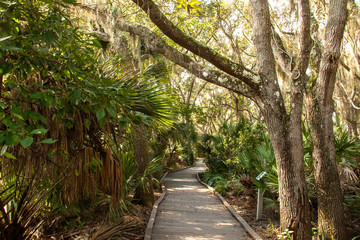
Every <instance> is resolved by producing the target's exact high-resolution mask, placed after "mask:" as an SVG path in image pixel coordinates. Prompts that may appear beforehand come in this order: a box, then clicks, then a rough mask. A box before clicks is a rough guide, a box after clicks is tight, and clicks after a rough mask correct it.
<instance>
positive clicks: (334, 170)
mask: <svg viewBox="0 0 360 240" xmlns="http://www.w3.org/2000/svg"><path fill="white" fill-rule="evenodd" d="M346 18H347V0H331V1H330V8H329V19H328V22H327V25H326V28H325V46H324V51H323V55H322V59H321V64H320V69H319V76H318V79H317V81H316V82H315V84H314V86H313V88H312V92H311V93H310V113H309V122H310V127H311V132H310V134H311V139H312V144H313V163H314V170H315V183H316V190H317V200H318V231H319V233H320V234H322V233H323V232H324V233H325V234H326V237H327V238H330V239H345V232H344V207H343V195H342V190H341V187H340V178H339V172H338V167H337V162H336V152H335V143H334V134H333V112H334V107H333V105H334V104H333V99H332V95H333V92H334V86H335V80H336V72H337V69H338V62H339V58H340V46H341V42H342V38H343V34H344V28H345V24H346Z"/></svg>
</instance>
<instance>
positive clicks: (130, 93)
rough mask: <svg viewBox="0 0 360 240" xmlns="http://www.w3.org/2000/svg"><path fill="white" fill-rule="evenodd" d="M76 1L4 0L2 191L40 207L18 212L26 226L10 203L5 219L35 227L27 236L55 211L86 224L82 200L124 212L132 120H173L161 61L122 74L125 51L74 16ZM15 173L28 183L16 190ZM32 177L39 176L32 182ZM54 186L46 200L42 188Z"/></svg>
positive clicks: (131, 184)
mask: <svg viewBox="0 0 360 240" xmlns="http://www.w3.org/2000/svg"><path fill="white" fill-rule="evenodd" d="M75 3H76V1H73V0H60V1H58V0H56V1H55V0H40V1H23V0H14V1H0V18H1V22H0V30H1V31H0V84H1V86H0V155H1V158H2V159H1V165H2V168H3V169H5V170H4V172H2V174H1V181H0V182H1V184H3V186H2V191H1V194H0V198H1V199H2V202H1V204H2V206H4V205H3V204H5V205H8V203H9V204H10V203H11V204H13V206H19V207H21V205H22V204H23V203H24V201H25V200H26V201H25V202H28V203H26V204H25V205H26V206H25V205H24V206H25V207H26V208H27V207H29V206H30V207H31V208H32V209H33V210H34V212H33V216H31V217H27V216H25V215H24V216H22V217H21V219H23V221H28V222H27V223H24V224H23V223H20V222H16V221H17V219H16V218H14V220H12V219H10V218H9V216H10V215H9V216H7V213H9V214H10V212H11V211H15V210H17V209H18V210H19V209H20V208H16V207H14V208H13V209H11V211H9V212H5V213H4V212H3V213H2V214H3V218H2V219H1V222H0V223H1V224H0V225H1V227H4V228H5V227H7V226H9V224H11V222H13V223H14V224H20V225H21V226H20V225H19V226H20V227H25V228H29V229H23V230H21V231H23V232H24V233H21V231H19V232H20V233H21V234H25V233H26V234H27V233H28V232H30V231H32V230H31V229H32V227H33V223H32V221H33V220H34V219H36V221H39V219H40V218H42V219H44V220H45V219H46V216H47V215H48V214H49V213H50V210H52V211H53V213H57V214H64V215H68V214H74V215H76V218H71V219H68V222H69V224H68V225H69V226H71V225H74V224H75V225H76V226H79V224H80V225H81V222H82V221H83V219H82V218H78V217H79V216H81V215H83V214H84V213H85V212H86V210H85V209H84V208H83V206H88V207H89V208H93V207H94V205H105V204H110V203H111V204H110V205H109V206H110V211H109V212H110V213H112V215H113V216H116V215H122V214H123V213H124V211H127V209H129V208H131V204H130V202H129V200H128V198H127V197H128V195H129V194H131V193H132V191H133V190H134V188H135V187H136V184H138V183H137V182H136V181H138V179H134V177H133V176H134V172H135V171H136V167H135V165H134V161H133V156H131V151H128V152H126V153H124V152H121V153H119V151H121V150H123V149H125V150H126V149H127V148H126V147H125V145H126V144H127V143H126V138H127V134H126V131H127V128H128V126H129V125H130V124H140V123H145V124H146V125H148V126H156V127H158V126H170V125H171V124H172V122H173V121H172V118H173V116H172V109H171V103H170V101H169V99H168V98H167V96H166V95H165V94H164V89H163V87H162V85H161V81H164V79H165V78H166V75H167V69H166V65H165V64H164V62H163V61H158V62H157V63H156V64H152V65H149V66H148V67H147V68H146V69H145V70H144V72H143V74H141V75H138V74H134V73H132V72H125V70H124V67H123V65H122V60H121V56H120V55H116V54H112V53H108V52H105V51H104V50H103V49H102V46H101V44H99V42H98V40H97V39H96V38H95V37H94V36H93V35H91V34H87V33H85V32H82V31H81V28H79V27H78V26H76V25H75V24H74V23H75V22H76V21H73V19H72V18H71V17H70V16H69V15H68V14H69V13H70V12H71V11H70V9H69V6H70V7H71V5H69V4H75ZM110 146H113V149H112V151H111V150H110ZM156 166H158V165H154V164H152V165H150V166H149V168H148V169H147V174H149V173H153V172H156V171H158V170H159V168H157V167H156ZM15 173H16V176H17V177H18V179H22V180H21V184H20V183H17V185H16V186H22V185H23V186H24V187H19V190H12V189H13V186H14V184H13V183H12V179H13V177H12V176H14V174H15ZM65 173H66V174H67V178H64V179H63V181H62V182H61V183H58V182H57V179H58V177H59V176H62V175H63V174H65ZM29 176H34V177H31V179H33V180H32V182H31V183H29V182H27V179H28V178H29ZM120 177H121V179H120ZM121 181H122V182H121ZM139 181H140V182H141V179H140V180H139ZM44 183H47V185H46V186H44ZM55 183H56V187H54V188H52V187H51V186H52V185H53V184H55ZM143 184H144V186H145V185H147V184H146V182H145V181H143ZM33 186H36V187H37V188H38V189H36V188H34V187H33ZM74 186H76V187H74ZM33 188H34V189H33ZM29 189H30V190H29ZM48 189H53V190H54V191H52V192H51V194H50V193H49V194H50V195H51V196H50V197H49V198H48V196H46V197H45V196H44V197H42V196H40V195H39V193H40V192H43V193H44V194H45V193H46V192H47V191H48ZM35 190H36V191H35ZM33 191H34V192H33ZM35 193H36V194H35ZM29 194H30V195H29ZM98 196H102V199H103V201H99V199H96V198H97V197H98ZM24 199H25V200H24ZM42 199H44V200H42ZM114 199H116V201H115V200H114ZM10 200H11V201H10ZM115 202H116V203H115ZM32 203H34V206H35V205H36V207H32V205H31V204H32ZM9 206H10V205H9ZM38 207H39V208H38ZM20 210H21V209H20ZM26 211H27V210H26ZM26 211H25V210H21V214H25V213H26V214H29V213H28V212H26ZM40 212H41V214H38V213H40ZM16 214H17V213H14V214H12V215H16ZM42 214H43V215H42ZM33 217H34V218H33ZM6 219H7V220H6ZM26 219H30V220H26ZM30 222H31V223H30ZM34 222H35V220H34ZM1 232H2V233H3V230H1Z"/></svg>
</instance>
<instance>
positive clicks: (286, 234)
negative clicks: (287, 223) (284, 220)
mask: <svg viewBox="0 0 360 240" xmlns="http://www.w3.org/2000/svg"><path fill="white" fill-rule="evenodd" d="M293 233H294V231H291V230H289V229H285V231H283V232H282V233H280V234H279V235H277V239H279V240H291V239H292V234H293Z"/></svg>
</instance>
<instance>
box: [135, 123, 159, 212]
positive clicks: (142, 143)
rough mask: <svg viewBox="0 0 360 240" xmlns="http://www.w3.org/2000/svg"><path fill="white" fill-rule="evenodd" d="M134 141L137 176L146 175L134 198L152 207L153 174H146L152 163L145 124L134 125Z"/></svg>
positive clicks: (153, 200)
mask: <svg viewBox="0 0 360 240" xmlns="http://www.w3.org/2000/svg"><path fill="white" fill-rule="evenodd" d="M132 131H133V134H132V136H133V141H134V155H135V162H136V165H137V172H136V176H137V177H145V178H146V179H145V181H143V184H138V186H137V187H136V190H135V196H134V199H136V200H138V201H139V202H141V203H142V204H144V205H145V206H149V207H151V206H152V205H153V204H154V202H155V199H154V189H153V184H152V176H151V175H147V176H144V173H145V170H146V168H147V167H148V166H149V163H150V154H149V147H148V142H147V137H146V129H145V126H144V124H140V125H133V127H132Z"/></svg>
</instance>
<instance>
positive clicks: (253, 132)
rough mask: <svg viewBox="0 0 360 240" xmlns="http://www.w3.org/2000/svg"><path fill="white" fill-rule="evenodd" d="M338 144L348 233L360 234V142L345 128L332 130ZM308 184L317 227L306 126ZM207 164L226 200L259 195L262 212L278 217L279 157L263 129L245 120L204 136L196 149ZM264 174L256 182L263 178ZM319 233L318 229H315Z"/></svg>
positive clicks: (208, 178) (210, 177) (212, 180)
mask: <svg viewBox="0 0 360 240" xmlns="http://www.w3.org/2000/svg"><path fill="white" fill-rule="evenodd" d="M334 135H335V145H336V154H337V162H338V169H339V174H340V177H341V186H342V190H343V194H344V206H345V210H346V217H347V227H348V231H349V232H352V233H353V234H359V233H360V211H359V210H360V198H359V197H360V195H359V190H360V189H359V187H360V182H359V176H360V164H359V159H360V141H359V139H357V138H354V137H352V136H351V135H350V133H349V131H347V130H345V129H343V128H342V126H341V123H340V122H339V121H338V122H337V123H336V125H334ZM303 141H304V150H305V157H304V159H305V167H306V169H305V171H306V182H307V185H308V190H309V199H310V201H311V208H312V213H313V214H312V220H313V221H314V222H316V217H317V216H316V214H317V211H316V210H317V203H316V189H315V180H314V171H313V163H312V147H311V142H310V137H309V131H308V129H307V127H306V126H305V125H303ZM198 150H199V152H200V154H201V155H202V156H203V157H204V158H205V159H206V160H205V162H206V165H207V166H208V171H207V172H205V173H204V174H203V180H204V181H205V182H207V183H208V184H209V185H211V186H213V187H214V188H215V190H216V191H217V192H219V193H220V194H222V195H224V196H241V195H251V196H255V193H256V190H258V189H259V190H260V191H261V192H262V193H263V195H264V208H265V210H266V211H267V213H268V214H269V215H270V216H273V217H279V214H280V213H279V201H278V197H279V187H278V186H279V185H278V175H277V166H276V160H275V154H274V152H273V150H272V146H271V143H270V140H269V137H268V136H267V135H266V131H265V129H264V127H263V126H262V125H261V124H257V123H255V124H254V123H251V122H249V121H247V120H245V119H242V120H240V121H239V122H238V123H236V124H228V123H225V124H223V125H222V127H221V128H220V130H219V132H218V133H217V134H214V135H204V136H202V138H201V141H200V142H199V145H198ZM261 172H266V175H265V176H264V177H263V178H262V179H261V180H257V179H256V177H257V176H258V175H259V174H260V173H261ZM313 227H314V229H316V226H313Z"/></svg>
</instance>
